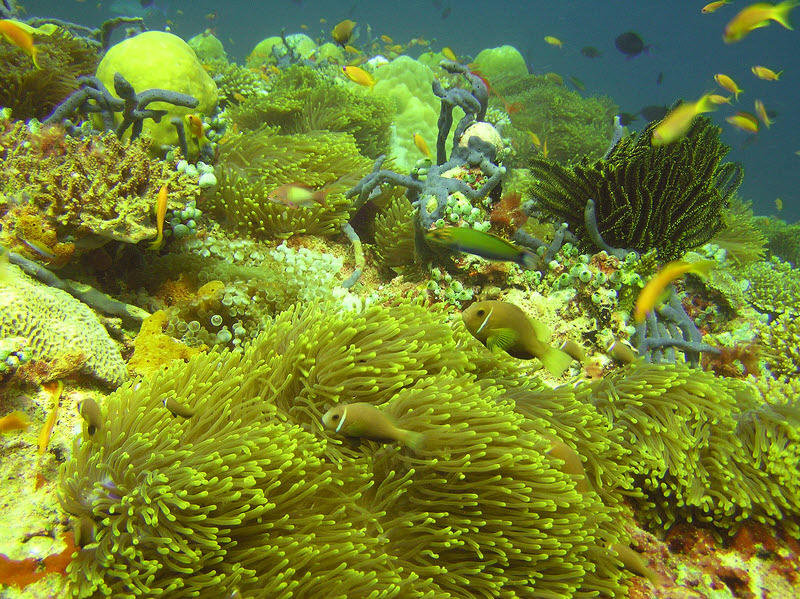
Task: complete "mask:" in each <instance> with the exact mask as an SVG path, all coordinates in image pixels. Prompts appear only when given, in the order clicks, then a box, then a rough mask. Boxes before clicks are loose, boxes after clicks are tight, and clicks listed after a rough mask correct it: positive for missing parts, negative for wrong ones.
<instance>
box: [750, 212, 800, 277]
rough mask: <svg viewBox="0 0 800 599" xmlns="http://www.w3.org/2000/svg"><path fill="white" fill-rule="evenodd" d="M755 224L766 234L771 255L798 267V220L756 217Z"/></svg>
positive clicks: (799, 227)
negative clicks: (786, 220)
mask: <svg viewBox="0 0 800 599" xmlns="http://www.w3.org/2000/svg"><path fill="white" fill-rule="evenodd" d="M755 225H756V228H757V229H758V230H759V231H760V232H761V233H762V234H763V235H764V236H766V240H767V241H766V243H767V248H768V249H769V252H770V254H771V255H772V256H776V257H778V258H780V259H781V260H783V261H785V262H790V263H791V264H792V266H794V267H795V268H800V222H798V223H793V224H789V223H785V222H784V221H782V220H780V219H777V218H768V217H763V218H759V219H756V222H755Z"/></svg>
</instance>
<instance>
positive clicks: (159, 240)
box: [148, 183, 167, 250]
mask: <svg viewBox="0 0 800 599" xmlns="http://www.w3.org/2000/svg"><path fill="white" fill-rule="evenodd" d="M155 208H156V231H158V235H156V238H155V239H154V240H153V241H152V243H150V246H149V247H148V249H151V250H157V249H159V248H160V247H161V246H162V245H164V216H166V214H167V184H166V183H165V184H164V185H162V186H161V189H159V190H158V196H157V197H156V206H155Z"/></svg>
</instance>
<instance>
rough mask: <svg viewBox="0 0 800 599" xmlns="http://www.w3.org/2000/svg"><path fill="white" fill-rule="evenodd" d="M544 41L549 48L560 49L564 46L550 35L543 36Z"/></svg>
mask: <svg viewBox="0 0 800 599" xmlns="http://www.w3.org/2000/svg"><path fill="white" fill-rule="evenodd" d="M544 41H546V42H547V43H548V44H550V45H551V46H555V47H556V48H561V47H562V46H563V45H564V42H562V41H561V40H560V39H558V38H557V37H553V36H552V35H546V36H544Z"/></svg>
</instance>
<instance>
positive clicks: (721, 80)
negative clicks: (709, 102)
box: [714, 73, 742, 100]
mask: <svg viewBox="0 0 800 599" xmlns="http://www.w3.org/2000/svg"><path fill="white" fill-rule="evenodd" d="M714 81H716V82H717V85H719V86H720V87H721V88H723V89H724V90H726V91H729V92H731V93H732V94H733V98H734V99H735V100H738V99H739V94H741V93H742V89H741V88H740V87H739V86H738V85H736V82H735V81H734V80H733V79H731V78H730V77H728V76H727V75H725V74H723V73H717V74H716V75H714Z"/></svg>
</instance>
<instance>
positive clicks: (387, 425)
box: [322, 402, 425, 451]
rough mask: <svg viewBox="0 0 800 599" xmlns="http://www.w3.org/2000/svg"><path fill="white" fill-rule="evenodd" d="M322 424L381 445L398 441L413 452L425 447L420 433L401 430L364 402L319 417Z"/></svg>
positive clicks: (337, 407)
mask: <svg viewBox="0 0 800 599" xmlns="http://www.w3.org/2000/svg"><path fill="white" fill-rule="evenodd" d="M322 424H324V425H325V428H327V429H334V432H337V433H341V434H342V435H344V436H346V437H360V438H362V439H369V440H371V441H380V442H384V443H386V442H391V441H399V442H400V443H402V444H404V445H407V446H408V447H410V448H411V449H413V450H414V451H418V450H419V449H421V448H422V447H423V446H424V444H425V436H424V435H423V434H422V433H417V432H414V431H409V430H406V429H404V428H400V427H399V426H397V425H396V424H395V423H394V421H393V420H392V418H391V417H390V416H389V415H388V414H386V413H384V412H383V411H381V410H379V409H378V408H376V407H375V406H374V405H372V404H371V403H366V402H354V403H349V404H340V405H338V406H336V407H335V408H331V409H330V410H328V411H327V412H325V415H324V416H323V417H322Z"/></svg>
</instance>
